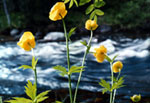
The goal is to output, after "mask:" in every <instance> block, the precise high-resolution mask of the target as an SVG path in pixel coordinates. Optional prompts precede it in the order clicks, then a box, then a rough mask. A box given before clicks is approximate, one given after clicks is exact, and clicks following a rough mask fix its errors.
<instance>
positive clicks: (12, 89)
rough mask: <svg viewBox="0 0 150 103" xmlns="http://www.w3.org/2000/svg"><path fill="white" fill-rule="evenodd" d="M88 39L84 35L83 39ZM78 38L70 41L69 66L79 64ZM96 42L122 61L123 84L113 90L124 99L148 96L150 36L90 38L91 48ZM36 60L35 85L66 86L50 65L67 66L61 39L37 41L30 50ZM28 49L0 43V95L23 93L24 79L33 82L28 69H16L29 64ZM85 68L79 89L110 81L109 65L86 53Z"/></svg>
mask: <svg viewBox="0 0 150 103" xmlns="http://www.w3.org/2000/svg"><path fill="white" fill-rule="evenodd" d="M83 39H85V40H88V38H83ZM80 41H81V40H77V41H75V42H72V43H70V55H71V56H70V58H71V65H81V61H82V57H83V54H84V50H85V48H84V47H83V46H82V44H80ZM100 45H105V46H106V47H107V49H108V55H110V57H111V58H112V57H113V56H115V55H117V54H119V56H118V57H117V59H116V60H121V61H122V62H123V64H124V67H123V69H122V73H121V75H124V76H125V83H124V84H125V85H126V86H125V87H123V88H122V89H119V90H118V92H117V93H119V94H122V95H125V98H129V96H131V95H133V94H141V95H142V96H150V78H149V77H150V38H147V39H144V40H143V39H134V40H133V39H129V38H122V39H120V40H118V41H114V40H110V39H107V40H105V41H103V42H99V43H97V39H96V38H93V40H92V47H91V51H93V50H94V48H97V47H99V46H100ZM34 52H35V55H36V57H37V58H38V59H39V62H38V65H37V72H38V87H39V88H42V87H43V88H46V89H58V88H67V87H68V80H67V76H65V77H61V76H60V75H59V74H58V72H57V71H55V70H54V69H52V67H53V66H56V65H62V66H65V67H67V65H66V64H67V62H66V61H67V60H66V49H65V42H50V43H37V45H36V48H35V50H34ZM31 54H32V53H31V52H25V51H24V50H22V49H21V48H20V47H18V46H17V45H16V42H6V43H1V44H0V94H9V95H20V94H24V85H25V84H26V82H27V80H31V81H33V80H34V78H33V72H32V71H31V70H24V71H23V70H22V69H18V67H19V66H21V65H25V64H26V65H30V62H31V58H32V57H31V56H32V55H31ZM85 65H86V68H85V71H84V72H83V75H82V79H81V83H80V88H81V89H86V90H90V91H101V87H100V86H99V84H98V82H99V81H100V78H103V79H105V80H107V81H110V67H109V63H108V62H107V61H104V63H98V62H97V61H96V59H95V58H94V56H93V55H92V54H88V56H87V59H86V63H85ZM77 76H78V74H73V75H72V82H73V87H75V83H76V82H77Z"/></svg>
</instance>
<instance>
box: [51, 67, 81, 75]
mask: <svg viewBox="0 0 150 103" xmlns="http://www.w3.org/2000/svg"><path fill="white" fill-rule="evenodd" d="M82 68H84V67H83V66H72V67H71V68H70V69H69V71H68V72H67V69H66V68H65V67H63V66H60V65H57V66H54V67H53V69H55V70H57V71H59V72H60V75H61V76H65V75H72V74H73V73H80V71H81V70H82Z"/></svg>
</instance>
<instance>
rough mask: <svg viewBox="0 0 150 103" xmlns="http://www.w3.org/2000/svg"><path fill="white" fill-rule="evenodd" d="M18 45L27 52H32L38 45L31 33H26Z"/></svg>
mask: <svg viewBox="0 0 150 103" xmlns="http://www.w3.org/2000/svg"><path fill="white" fill-rule="evenodd" d="M17 45H19V46H20V47H21V48H23V49H24V50H26V51H30V50H31V49H32V48H34V47H35V45H36V42H35V38H34V36H33V34H32V33H31V32H30V31H27V32H24V33H23V35H22V37H21V38H20V40H19V42H18V43H17Z"/></svg>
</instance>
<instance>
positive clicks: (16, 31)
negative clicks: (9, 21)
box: [10, 29, 19, 36]
mask: <svg viewBox="0 0 150 103" xmlns="http://www.w3.org/2000/svg"><path fill="white" fill-rule="evenodd" d="M18 33H19V30H18V29H12V30H11V31H10V35H11V36H17V35H18Z"/></svg>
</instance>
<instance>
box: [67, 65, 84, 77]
mask: <svg viewBox="0 0 150 103" xmlns="http://www.w3.org/2000/svg"><path fill="white" fill-rule="evenodd" d="M83 68H84V66H79V67H78V66H72V67H71V68H70V69H69V72H68V74H70V75H71V74H72V73H80V72H81V71H83Z"/></svg>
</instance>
